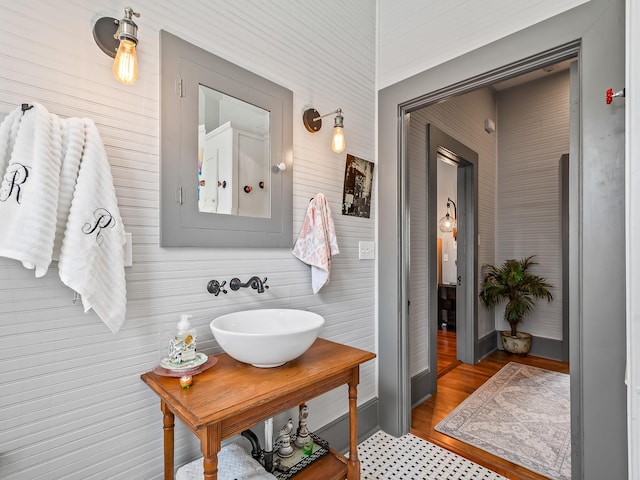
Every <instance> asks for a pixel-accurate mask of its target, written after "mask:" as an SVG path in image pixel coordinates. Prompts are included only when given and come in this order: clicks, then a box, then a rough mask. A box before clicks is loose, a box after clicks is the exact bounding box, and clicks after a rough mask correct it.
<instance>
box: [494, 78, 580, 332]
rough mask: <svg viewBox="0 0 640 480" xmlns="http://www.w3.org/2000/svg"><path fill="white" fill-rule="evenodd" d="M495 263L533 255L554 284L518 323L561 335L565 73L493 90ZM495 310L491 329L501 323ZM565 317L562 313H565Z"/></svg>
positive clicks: (529, 329) (566, 115)
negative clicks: (495, 112)
mask: <svg viewBox="0 0 640 480" xmlns="http://www.w3.org/2000/svg"><path fill="white" fill-rule="evenodd" d="M497 99H498V131H499V135H498V152H499V161H498V209H497V213H498V221H497V225H496V229H497V232H496V242H497V244H496V263H501V262H503V261H504V260H506V259H509V258H524V257H528V256H530V255H536V258H535V261H537V262H538V263H539V264H540V265H536V266H534V267H533V268H532V272H533V273H535V274H538V275H541V276H543V277H546V278H547V280H548V281H549V283H551V285H553V286H554V287H555V288H553V290H552V294H553V298H554V299H553V301H552V302H551V303H548V302H546V301H544V300H539V301H537V302H536V307H535V310H534V311H533V313H532V315H531V316H530V317H528V318H527V319H525V321H524V323H523V324H522V325H521V326H520V327H519V328H520V329H521V330H523V331H526V332H529V333H531V334H533V335H536V336H540V337H546V338H551V339H555V340H561V339H562V231H561V226H562V224H561V221H562V217H561V206H562V205H561V197H560V163H559V162H560V157H561V156H562V155H563V154H565V153H569V72H568V70H567V71H564V72H560V73H555V74H553V75H550V76H548V77H546V78H544V79H541V80H536V81H532V82H528V83H525V84H523V85H520V86H517V87H514V88H510V89H508V90H505V91H502V92H499V94H498V96H497ZM503 315H504V308H497V309H496V328H497V329H500V330H504V329H506V328H508V325H507V324H506V322H505V321H504V319H503ZM567 321H568V319H567Z"/></svg>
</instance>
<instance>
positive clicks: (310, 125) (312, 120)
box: [302, 108, 345, 153]
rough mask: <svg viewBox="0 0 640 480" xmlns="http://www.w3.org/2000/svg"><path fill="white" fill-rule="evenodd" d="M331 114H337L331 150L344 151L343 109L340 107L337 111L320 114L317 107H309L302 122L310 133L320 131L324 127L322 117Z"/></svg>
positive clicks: (303, 115)
mask: <svg viewBox="0 0 640 480" xmlns="http://www.w3.org/2000/svg"><path fill="white" fill-rule="evenodd" d="M329 115H335V116H336V119H335V123H334V125H333V140H332V141H331V150H333V151H334V152H336V153H342V152H344V147H345V141H344V125H343V120H344V118H343V117H342V109H341V108H338V109H337V110H336V111H334V112H331V113H327V114H325V115H320V114H319V113H318V111H317V110H316V109H315V108H309V109H307V110H305V111H304V113H303V114H302V123H304V127H305V128H306V129H307V131H308V132H309V133H316V132H319V131H320V129H321V128H322V120H321V119H322V118H324V117H328V116H329Z"/></svg>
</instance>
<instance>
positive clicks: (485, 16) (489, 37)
mask: <svg viewBox="0 0 640 480" xmlns="http://www.w3.org/2000/svg"><path fill="white" fill-rule="evenodd" d="M588 1H589V0H528V1H527V2H514V1H512V0H491V1H489V2H478V1H475V2H469V1H466V2H461V1H457V2H443V1H442V0H403V1H402V2H401V3H400V2H398V1H397V0H378V9H379V35H378V37H379V38H378V64H379V68H378V84H379V87H380V88H384V87H387V86H389V85H393V84H394V83H396V82H399V81H401V80H403V79H405V78H409V77H411V76H412V75H415V74H417V73H420V72H423V71H425V70H428V69H429V68H431V67H434V66H436V65H439V64H441V63H444V62H446V61H447V60H451V59H452V58H456V57H458V56H460V55H463V54H465V53H467V52H471V51H472V50H475V49H476V48H479V47H482V46H484V45H487V44H489V43H491V42H493V41H496V40H498V39H500V38H504V37H506V36H507V35H510V34H512V33H515V32H518V31H520V30H522V29H524V28H527V27H529V26H531V25H535V24H536V23H538V22H541V21H543V20H545V19H547V18H551V17H553V16H554V15H558V14H559V13H562V12H565V11H567V10H570V9H571V8H573V7H576V6H578V5H581V4H583V3H587V2H588ZM416 45H418V46H419V48H416Z"/></svg>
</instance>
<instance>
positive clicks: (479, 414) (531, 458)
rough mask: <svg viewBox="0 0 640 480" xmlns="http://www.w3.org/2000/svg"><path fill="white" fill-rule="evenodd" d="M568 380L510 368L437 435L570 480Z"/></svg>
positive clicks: (449, 419)
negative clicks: (451, 438) (446, 436)
mask: <svg viewBox="0 0 640 480" xmlns="http://www.w3.org/2000/svg"><path fill="white" fill-rule="evenodd" d="M569 408H570V399H569V375H567V374H564V373H557V372H551V371H549V370H544V369H542V368H536V367H530V366H528V365H522V364H519V363H513V362H512V363H509V364H507V365H505V366H504V367H503V368H502V369H501V370H500V371H499V372H498V373H496V374H495V375H494V376H493V377H491V378H490V379H489V380H487V381H486V382H485V383H484V384H483V385H482V386H481V387H480V388H479V389H478V390H476V391H475V392H474V393H473V394H471V396H470V397H468V398H467V399H466V400H465V401H464V402H462V403H461V404H460V405H458V407H457V408H456V409H455V410H454V411H453V412H451V413H450V414H449V415H448V416H447V417H446V418H445V419H444V420H442V421H441V422H440V423H439V424H438V425H436V427H435V429H436V430H437V431H439V432H441V433H444V434H445V435H449V436H450V437H453V438H457V439H458V440H461V441H463V442H465V443H468V444H470V445H473V446H475V447H478V448H481V449H482V450H485V451H487V452H490V453H492V454H494V455H496V456H498V457H501V458H504V459H505V460H508V461H510V462H513V463H516V464H518V465H521V466H523V467H525V468H527V469H529V470H532V471H534V472H536V473H539V474H541V475H544V476H546V477H548V478H551V479H554V480H569V479H570V478H571V450H570V449H571V425H570V424H571V419H570V411H569Z"/></svg>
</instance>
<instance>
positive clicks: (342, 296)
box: [0, 0, 376, 480]
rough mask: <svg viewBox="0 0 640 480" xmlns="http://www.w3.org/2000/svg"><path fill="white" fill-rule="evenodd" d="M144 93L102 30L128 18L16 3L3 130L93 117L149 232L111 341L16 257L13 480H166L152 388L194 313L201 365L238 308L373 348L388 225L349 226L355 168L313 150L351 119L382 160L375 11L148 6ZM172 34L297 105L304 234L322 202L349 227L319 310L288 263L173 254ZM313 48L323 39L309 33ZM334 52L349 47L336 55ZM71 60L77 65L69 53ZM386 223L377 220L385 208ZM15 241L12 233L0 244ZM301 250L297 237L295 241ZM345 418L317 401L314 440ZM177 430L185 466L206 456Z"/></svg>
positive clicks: (4, 454) (11, 326)
mask: <svg viewBox="0 0 640 480" xmlns="http://www.w3.org/2000/svg"><path fill="white" fill-rule="evenodd" d="M131 5H132V7H133V8H134V10H136V11H140V12H141V15H142V16H141V17H140V18H139V19H138V20H136V22H137V23H138V26H139V38H140V44H139V48H138V52H139V68H140V78H139V80H138V82H137V83H136V84H135V85H133V86H131V87H125V86H123V85H120V84H119V83H117V82H116V81H115V80H114V79H113V77H112V75H111V59H110V58H109V57H107V56H106V55H104V54H103V53H102V52H101V51H100V50H99V49H98V47H97V46H96V45H95V43H94V41H93V38H92V34H91V29H92V26H93V24H94V22H95V21H96V20H97V19H98V18H99V17H102V16H112V17H118V18H119V17H121V16H122V14H123V7H124V4H121V3H119V2H112V1H108V2H92V1H90V0H66V1H64V2H47V1H44V0H29V1H25V2H14V1H10V0H0V22H1V24H2V28H1V29H0V85H1V87H0V119H2V118H3V117H4V115H6V113H7V112H9V111H10V110H12V109H13V108H15V107H16V106H17V105H18V104H20V103H22V102H40V103H42V104H43V105H44V106H45V107H46V108H47V109H49V111H50V112H53V113H56V114H59V115H61V116H64V117H66V116H86V117H90V118H92V119H93V120H94V121H95V122H96V124H97V125H98V128H99V130H100V133H101V135H102V138H103V141H104V143H105V146H106V149H107V153H108V156H109V160H110V163H111V168H112V172H113V176H114V183H115V187H116V192H117V195H118V201H119V205H120V208H121V214H122V217H123V220H124V222H125V225H126V229H127V231H128V232H131V233H132V234H133V261H134V265H133V267H132V268H128V269H127V291H128V295H127V296H128V307H127V318H126V321H125V323H124V326H123V328H122V330H121V331H120V332H119V333H118V334H116V335H112V334H111V333H110V332H109V331H108V329H107V328H106V326H105V325H104V324H102V322H101V321H100V320H99V319H98V318H97V317H96V316H95V315H94V314H93V313H90V314H87V315H85V314H84V313H83V312H82V308H81V307H80V306H76V305H73V304H72V292H71V291H70V290H69V289H67V288H66V287H64V286H63V285H62V284H61V282H60V281H59V280H58V277H57V270H56V268H55V266H54V267H53V268H52V269H51V270H50V272H49V273H48V275H47V276H46V277H44V278H41V279H35V278H33V273H32V272H31V271H26V270H24V269H23V268H22V267H21V266H19V265H18V264H17V262H14V261H10V260H7V259H0V352H1V353H0V360H2V363H3V365H4V368H3V370H2V373H0V392H2V393H0V478H3V479H7V480H9V479H20V480H24V479H47V480H49V479H52V478H56V479H77V480H80V479H82V480H84V479H89V478H100V479H107V478H109V479H127V480H131V479H140V480H148V479H153V478H161V477H162V425H161V416H160V411H159V402H158V400H157V398H156V397H155V395H154V394H153V393H152V392H151V391H150V390H148V389H147V388H146V387H145V386H144V384H143V383H142V382H141V381H140V379H139V375H140V374H141V373H143V372H145V371H147V370H149V369H151V368H152V367H153V366H154V365H155V364H156V362H157V361H158V359H159V357H160V349H161V344H162V342H161V340H162V339H163V338H164V335H165V333H166V332H168V331H171V330H172V329H173V328H174V326H175V323H176V321H177V319H178V315H179V314H180V313H183V312H188V313H191V314H193V315H194V318H193V323H194V325H195V327H196V328H197V329H198V332H199V341H200V349H201V350H203V351H205V352H207V353H214V352H217V351H219V349H218V347H217V346H216V345H215V342H214V340H213V337H212V335H211V333H210V331H209V328H208V323H209V321H210V320H211V319H212V318H214V317H215V316H217V315H220V314H224V313H228V312H231V311H235V310H238V309H248V308H263V307H290V308H308V309H310V310H312V311H315V312H317V313H320V314H322V315H324V316H325V318H326V320H327V323H326V326H325V328H324V330H323V331H322V332H321V336H322V337H324V338H328V339H331V340H335V341H338V342H343V343H347V344H350V345H353V346H356V347H360V348H363V349H367V350H371V351H374V350H375V345H376V344H375V318H374V316H375V311H374V304H375V292H374V279H375V268H374V264H375V263H374V262H372V261H359V260H358V254H357V250H358V249H357V244H358V241H359V240H374V236H375V218H374V215H375V214H373V215H372V218H371V219H361V218H354V217H343V216H342V215H341V214H340V211H341V208H340V204H341V198H342V181H343V175H344V160H345V155H344V154H343V155H336V154H334V153H332V152H331V150H330V148H329V144H330V131H331V129H324V130H323V131H322V132H320V133H318V134H316V135H310V134H308V133H307V132H306V131H305V130H304V127H303V125H302V122H301V121H300V120H299V118H300V116H301V113H302V111H303V110H304V107H305V106H306V105H307V104H310V105H313V106H314V107H315V108H317V109H318V110H320V111H321V112H325V111H330V110H333V109H335V108H336V107H338V106H339V107H341V108H342V109H343V111H344V116H345V133H346V135H347V152H349V153H352V154H354V155H357V156H360V157H363V158H366V159H369V160H372V161H373V160H374V109H375V106H374V102H375V52H374V48H375V13H376V12H375V4H374V2H372V1H370V0H357V1H350V2H344V1H342V0H329V1H325V2H311V1H308V0H305V1H295V0H282V1H279V2H266V3H265V2H259V1H252V0H241V1H237V2H228V1H219V0H217V1H209V2H195V1H187V2H169V1H156V2H151V1H139V2H137V3H136V2H134V3H132V4H131ZM160 29H165V30H168V31H170V32H171V33H174V34H176V35H178V36H181V37H182V38H184V39H185V40H187V41H190V42H192V43H195V44H197V45H199V46H201V47H203V48H205V49H207V50H209V51H211V52H213V53H215V54H217V55H220V56H222V57H224V58H226V59H228V60H230V61H232V62H234V63H237V64H238V65H240V66H242V67H244V68H247V69H249V70H252V71H254V72H256V73H258V74H260V75H262V76H264V77H266V78H268V79H270V80H272V81H275V82H277V83H279V84H281V85H283V86H285V87H287V88H289V89H291V90H292V91H293V92H294V112H293V114H294V132H293V139H294V151H293V157H294V158H293V161H294V173H293V175H294V232H295V233H296V234H297V232H298V231H299V228H300V225H301V224H302V219H303V216H304V212H305V209H306V207H307V204H308V200H309V198H310V197H312V196H313V195H314V194H316V193H317V192H323V193H324V194H325V195H326V196H327V198H328V200H329V203H330V206H331V208H332V210H333V213H334V219H335V223H336V230H337V234H338V239H339V244H340V250H341V253H340V255H338V256H336V257H335V259H334V262H333V270H332V274H331V282H330V283H329V285H328V286H327V287H325V288H324V289H323V290H322V291H321V292H320V293H319V294H318V295H315V296H314V295H313V294H312V293H311V288H310V273H309V268H308V267H307V266H305V265H303V264H302V263H300V262H299V261H298V260H296V259H295V258H293V256H292V255H291V252H290V250H289V249H247V250H240V249H195V248H194V249H187V248H175V249H163V248H160V247H159V246H158V238H159V235H158V222H159V200H158V196H159V178H158V174H159V142H158V136H159V104H158V89H159V88H158V87H159V85H158V82H159V70H158V69H159V44H158V41H159V34H158V32H159V30H160ZM310 34H311V35H312V36H313V40H312V41H310V40H308V37H309V35H310ZM336 38H339V39H340V42H339V43H340V45H339V46H336ZM67 49H69V50H68V52H67ZM372 212H375V206H374V209H372ZM0 234H2V232H0ZM292 241H293V239H292ZM254 274H256V275H263V276H267V277H269V282H268V283H269V285H270V287H271V288H270V289H269V290H267V291H266V292H265V293H264V294H262V295H257V294H256V293H255V292H254V291H246V290H244V291H239V292H231V291H230V292H229V294H228V295H221V296H219V297H213V296H212V295H210V294H208V293H207V292H206V288H205V287H206V283H207V282H208V280H210V279H212V278H217V279H219V280H229V279H230V278H231V277H234V276H238V277H240V278H245V277H246V278H248V277H249V276H251V275H254ZM375 396H376V381H375V362H369V364H367V365H365V366H364V367H363V368H362V369H361V384H360V388H359V400H360V402H361V403H362V402H365V401H367V400H370V399H372V398H374V397H375ZM346 412H347V402H346V393H345V390H344V389H340V390H337V391H335V392H333V393H330V394H327V395H325V396H323V397H321V398H320V399H317V400H316V401H314V402H312V403H311V415H310V418H309V421H310V427H311V428H312V429H316V428H318V427H320V426H322V425H325V424H327V423H328V422H330V421H332V420H334V419H335V418H337V417H338V416H340V415H342V414H344V413H346ZM176 423H177V424H178V427H177V432H176V465H179V464H181V463H184V462H185V461H187V460H190V459H193V458H195V457H196V456H198V455H199V448H198V445H197V442H196V441H195V437H193V436H192V435H191V434H190V433H189V432H187V431H186V430H185V429H184V428H182V427H181V426H179V422H176Z"/></svg>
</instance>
